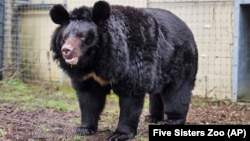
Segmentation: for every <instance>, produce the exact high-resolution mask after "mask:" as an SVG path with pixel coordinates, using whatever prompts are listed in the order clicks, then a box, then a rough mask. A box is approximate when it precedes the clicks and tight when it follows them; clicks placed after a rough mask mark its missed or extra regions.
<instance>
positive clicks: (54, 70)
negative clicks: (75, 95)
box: [0, 0, 234, 99]
mask: <svg viewBox="0 0 250 141" xmlns="http://www.w3.org/2000/svg"><path fill="white" fill-rule="evenodd" d="M95 1H96V0H5V1H4V2H2V1H1V2H0V9H1V10H0V12H1V13H4V14H0V74H1V75H0V76H3V79H10V78H19V79H21V80H23V81H25V82H31V83H37V82H38V83H51V82H60V83H68V82H69V80H68V78H67V76H66V75H65V74H64V73H63V72H62V71H61V70H60V69H59V68H58V66H57V64H56V63H55V62H54V61H53V60H52V53H51V52H50V50H49V48H50V38H51V35H52V32H53V30H54V29H55V28H56V27H57V25H55V24H54V23H52V22H51V20H50V17H49V15H48V13H49V10H50V8H51V7H52V6H53V5H54V4H58V3H60V4H63V5H64V6H65V7H66V8H67V9H68V10H69V11H70V10H72V9H73V8H75V7H79V6H82V5H86V6H92V5H93V3H94V2H95ZM107 1H108V2H110V4H119V5H125V6H134V7H149V8H162V9H167V10H170V11H171V12H172V13H174V14H176V15H177V16H179V17H180V18H181V19H182V20H183V21H185V22H186V23H187V25H188V26H189V27H190V28H191V30H192V31H193V33H194V36H195V40H196V41H197V46H198V50H199V68H198V75H197V80H196V86H195V89H194V91H193V93H194V95H201V96H204V97H214V98H219V99H221V98H226V99H230V98H231V93H232V59H233V55H232V52H233V39H234V32H233V31H234V1H233V0H119V1H117V0H107ZM166 20H167V19H166ZM1 28H2V30H1Z"/></svg>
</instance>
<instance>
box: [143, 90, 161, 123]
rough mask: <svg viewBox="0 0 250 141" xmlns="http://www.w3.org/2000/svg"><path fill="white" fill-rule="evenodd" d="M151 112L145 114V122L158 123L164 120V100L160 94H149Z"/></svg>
mask: <svg viewBox="0 0 250 141" xmlns="http://www.w3.org/2000/svg"><path fill="white" fill-rule="evenodd" d="M149 113H150V115H146V116H145V122H149V123H157V122H160V121H162V120H163V118H164V112H163V102H162V98H161V95H160V94H150V95H149Z"/></svg>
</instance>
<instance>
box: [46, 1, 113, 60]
mask: <svg viewBox="0 0 250 141" xmlns="http://www.w3.org/2000/svg"><path fill="white" fill-rule="evenodd" d="M109 16H110V6H109V4H108V3H107V2H104V1H98V2H96V3H95V4H94V6H93V8H87V7H80V8H78V9H74V10H73V11H72V12H70V13H69V12H68V11H67V10H66V9H65V8H64V7H63V6H62V5H55V6H53V7H52V9H51V10H50V17H51V20H52V21H53V22H54V23H55V24H59V25H60V26H59V28H58V29H57V30H56V31H55V32H56V33H54V39H52V40H55V41H54V42H58V43H54V44H53V43H52V44H53V45H52V50H53V51H54V53H56V54H57V56H61V57H62V58H63V59H64V61H65V62H66V63H68V64H70V65H76V64H77V63H78V62H79V60H80V59H82V60H84V58H85V57H86V56H88V55H91V54H93V49H94V48H95V47H96V45H97V42H98V40H99V39H98V31H97V26H98V25H99V24H101V23H102V22H104V21H105V20H107V19H108V18H109ZM58 34H59V35H58ZM58 54H59V55H58ZM86 58H87V57H86Z"/></svg>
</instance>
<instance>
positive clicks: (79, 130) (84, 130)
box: [76, 127, 96, 136]
mask: <svg viewBox="0 0 250 141" xmlns="http://www.w3.org/2000/svg"><path fill="white" fill-rule="evenodd" d="M94 133H96V131H95V130H93V129H90V128H87V127H77V128H76V134H77V135H79V136H84V135H92V134H94Z"/></svg>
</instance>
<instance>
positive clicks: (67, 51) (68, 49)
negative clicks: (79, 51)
mask: <svg viewBox="0 0 250 141" xmlns="http://www.w3.org/2000/svg"><path fill="white" fill-rule="evenodd" d="M61 52H62V55H63V56H64V58H68V57H69V56H70V55H71V54H72V52H73V47H71V46H69V45H64V46H63V47H62V49H61Z"/></svg>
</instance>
